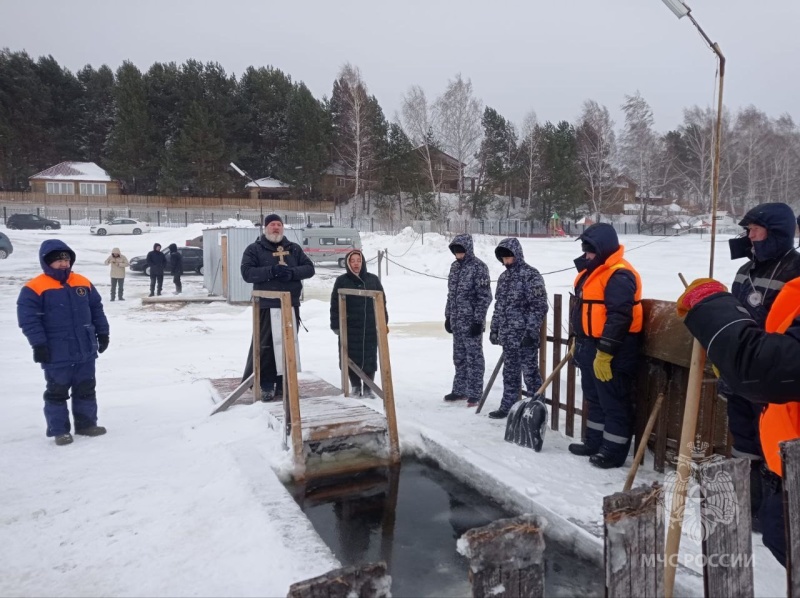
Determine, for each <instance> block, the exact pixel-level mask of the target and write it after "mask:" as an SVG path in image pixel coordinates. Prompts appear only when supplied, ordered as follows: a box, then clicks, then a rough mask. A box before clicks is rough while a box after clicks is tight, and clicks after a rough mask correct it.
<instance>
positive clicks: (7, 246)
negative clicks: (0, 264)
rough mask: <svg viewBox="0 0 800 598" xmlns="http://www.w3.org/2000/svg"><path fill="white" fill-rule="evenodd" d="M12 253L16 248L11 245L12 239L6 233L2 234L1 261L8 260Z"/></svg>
mask: <svg viewBox="0 0 800 598" xmlns="http://www.w3.org/2000/svg"><path fill="white" fill-rule="evenodd" d="M12 253H14V246H13V245H12V244H11V239H9V238H8V235H6V234H5V233H0V260H4V259H6V258H7V257H8V256H9V255H11V254H12Z"/></svg>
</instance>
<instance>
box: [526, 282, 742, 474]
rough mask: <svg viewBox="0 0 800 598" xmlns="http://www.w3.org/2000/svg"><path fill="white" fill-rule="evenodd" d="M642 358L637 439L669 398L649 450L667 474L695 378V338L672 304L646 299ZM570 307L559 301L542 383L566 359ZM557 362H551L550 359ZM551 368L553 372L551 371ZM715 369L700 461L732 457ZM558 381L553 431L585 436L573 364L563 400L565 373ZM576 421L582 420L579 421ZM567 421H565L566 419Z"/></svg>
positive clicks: (701, 423) (553, 387)
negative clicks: (656, 408)
mask: <svg viewBox="0 0 800 598" xmlns="http://www.w3.org/2000/svg"><path fill="white" fill-rule="evenodd" d="M642 305H643V308H644V332H643V335H642V336H643V342H642V358H641V365H640V367H639V374H638V376H637V378H636V380H635V383H634V384H635V385H634V392H633V395H634V406H635V418H636V419H635V425H634V435H635V441H636V445H635V448H638V446H639V443H640V442H641V440H642V438H641V436H642V433H643V431H644V429H645V426H646V424H647V419H648V417H649V415H650V412H651V410H652V409H653V406H654V405H655V402H656V400H657V398H658V395H659V393H663V394H664V404H663V406H662V408H661V412H660V413H659V416H658V419H657V424H656V426H655V429H654V431H653V432H652V433H651V435H650V438H648V439H647V442H648V445H649V446H650V448H651V449H652V451H653V453H654V464H653V465H654V468H655V469H656V470H657V471H660V472H663V471H664V469H665V467H666V464H667V463H668V462H674V461H675V459H676V457H677V450H678V445H679V442H680V434H681V423H682V418H683V408H684V404H685V401H686V388H687V384H688V378H689V361H690V358H691V353H692V337H691V335H690V334H689V331H688V330H687V329H686V327H685V326H684V325H683V322H682V321H681V320H680V319H679V318H678V317H677V315H675V304H674V303H673V302H671V301H657V300H654V299H645V300H643V301H642ZM568 320H569V306H568V305H565V302H564V299H563V296H562V295H555V296H553V322H554V326H553V332H552V334H549V335H547V337H546V338H547V343H549V344H545V343H542V346H541V347H540V353H539V359H540V369H541V373H542V378H544V377H545V376H546V375H547V373H548V372H549V371H552V369H553V367H555V365H556V364H558V363H559V361H560V360H561V359H562V358H563V356H564V355H566V353H567V351H568V350H569V349H568V345H569V339H570V338H571V336H572V330H571V328H570V326H569V322H568ZM548 352H550V353H551V356H552V363H548V362H549V359H548V355H547V353H548ZM548 366H549V368H548ZM710 367H711V366H710V364H708V368H709V369H707V372H706V375H705V377H704V381H703V389H702V394H701V404H700V413H699V415H698V424H697V442H696V447H695V451H694V452H695V453H696V454H697V455H698V456H700V455H702V456H706V457H708V456H710V455H712V454H715V453H716V454H722V455H725V456H730V438H729V436H730V435H729V434H728V417H727V411H726V409H725V403H724V401H723V400H722V399H720V398H719V397H718V395H717V389H716V387H717V384H716V378H715V377H714V375H713V373H712V372H711V370H710ZM564 371H565V370H562V371H561V372H559V373H557V374H556V375H555V376H554V379H553V381H552V383H551V384H550V387H549V388H548V390H547V391H546V394H547V398H546V399H545V402H546V403H547V404H548V405H550V428H551V429H553V430H562V431H563V432H564V433H565V434H566V435H567V436H571V437H576V438H577V437H583V436H584V435H585V432H586V421H587V418H586V417H585V415H586V414H587V406H586V405H581V406H577V405H576V401H575V388H576V367H575V365H574V364H573V363H572V361H570V363H569V364H568V366H567V368H566V380H565V393H566V396H562V380H563V378H562V373H563V372H564ZM576 417H580V421H579V422H576ZM562 418H563V420H562Z"/></svg>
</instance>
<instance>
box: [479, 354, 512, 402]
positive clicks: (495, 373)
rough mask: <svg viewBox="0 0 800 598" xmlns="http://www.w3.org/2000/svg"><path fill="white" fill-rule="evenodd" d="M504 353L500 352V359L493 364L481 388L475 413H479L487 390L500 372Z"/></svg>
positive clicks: (487, 394) (487, 393)
mask: <svg viewBox="0 0 800 598" xmlns="http://www.w3.org/2000/svg"><path fill="white" fill-rule="evenodd" d="M504 357H505V356H504V354H503V353H501V354H500V359H498V360H497V365H496V366H494V371H493V372H492V375H491V376H490V377H489V382H488V383H487V384H486V388H485V389H483V394H482V395H481V400H480V402H479V403H478V408H477V409H476V410H475V413H476V414H477V413H480V412H481V409H483V404H484V403H485V402H486V397H488V396H489V391H490V390H492V386H493V385H494V381H495V379H497V374H498V373H500V368H501V367H502V366H503V361H504Z"/></svg>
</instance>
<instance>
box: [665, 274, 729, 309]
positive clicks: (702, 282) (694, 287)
mask: <svg viewBox="0 0 800 598" xmlns="http://www.w3.org/2000/svg"><path fill="white" fill-rule="evenodd" d="M726 292H728V287H726V286H725V285H724V284H722V283H721V282H719V281H718V280H714V279H713V278H698V279H697V280H695V281H693V282H692V284H690V285H689V286H688V287H686V290H685V291H684V292H683V295H681V296H680V297H678V301H677V306H676V307H675V310H676V311H677V312H678V317H680V318H682V317H683V316H685V315H686V314H687V313H689V310H690V309H692V308H693V307H694V306H695V305H697V304H698V303H700V302H701V301H702V300H703V299H705V298H706V297H710V296H711V295H716V294H717V293H726Z"/></svg>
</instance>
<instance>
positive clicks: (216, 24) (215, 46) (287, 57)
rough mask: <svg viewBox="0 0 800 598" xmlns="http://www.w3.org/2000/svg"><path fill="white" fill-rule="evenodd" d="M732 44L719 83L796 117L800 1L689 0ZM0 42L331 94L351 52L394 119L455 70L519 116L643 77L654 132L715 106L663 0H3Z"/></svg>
mask: <svg viewBox="0 0 800 598" xmlns="http://www.w3.org/2000/svg"><path fill="white" fill-rule="evenodd" d="M689 5H690V6H691V7H692V10H693V12H692V14H693V15H694V17H695V18H696V19H697V20H698V22H699V23H700V25H701V26H702V27H703V28H704V29H705V30H706V32H707V33H708V35H709V36H710V37H711V39H712V40H714V41H716V42H718V43H719V44H720V47H721V48H722V51H723V53H724V54H725V55H726V57H727V58H728V65H727V71H726V77H725V87H724V97H725V104H726V106H727V107H729V108H731V109H733V110H737V109H739V108H741V107H744V106H747V105H749V104H754V105H755V106H757V107H758V108H760V109H761V110H763V111H765V112H766V113H767V114H768V115H769V116H771V117H777V116H780V115H781V114H783V113H789V114H791V115H792V117H793V118H794V119H795V120H800V65H799V64H798V63H799V62H800V35H799V34H798V32H799V31H800V0H749V1H745V0H692V1H691V2H689ZM0 45H1V46H5V47H8V48H9V49H10V50H13V51H17V50H26V51H27V52H28V53H29V54H30V55H31V56H32V57H34V58H36V57H38V56H40V55H47V54H52V55H53V57H55V58H56V60H57V61H58V62H59V63H60V64H61V65H63V66H65V67H67V68H69V69H70V70H72V71H73V72H75V71H77V70H78V69H80V68H81V67H83V66H84V65H86V64H92V65H93V66H95V67H98V66H100V65H101V64H107V65H108V66H110V67H111V68H112V69H114V70H116V68H117V67H118V66H119V65H120V64H121V63H122V61H123V60H130V61H132V62H133V63H134V64H136V65H137V66H138V67H139V68H140V69H142V70H143V71H144V70H146V69H147V68H148V67H149V66H150V65H151V64H153V63H154V62H170V61H175V62H178V63H181V62H183V61H184V60H186V59H188V58H195V59H197V60H201V61H203V62H206V61H216V62H219V63H220V64H221V65H222V66H223V67H224V68H225V69H226V71H228V72H229V73H231V72H232V73H235V74H236V75H237V76H238V75H240V74H241V73H242V71H243V70H244V69H245V68H246V67H247V66H249V65H254V66H264V65H272V66H275V67H277V68H279V69H281V70H283V71H284V72H285V73H287V74H289V75H291V76H292V78H293V79H295V80H301V81H304V82H305V83H306V85H308V87H309V88H310V89H311V91H312V92H313V93H314V94H315V95H316V96H317V97H320V98H321V97H322V96H323V95H330V90H331V87H332V84H333V80H334V78H335V77H336V75H337V72H338V70H339V68H340V67H341V65H342V64H343V63H345V62H347V61H349V62H351V63H352V64H354V65H356V66H358V67H360V68H361V71H362V74H363V76H364V78H365V81H366V83H367V86H368V88H369V91H370V93H372V94H374V95H375V96H377V98H378V100H379V102H380V103H381V106H382V107H383V109H384V112H385V113H386V117H387V118H389V119H390V120H392V119H393V118H394V116H395V114H396V112H397V111H398V110H399V107H400V104H401V100H402V96H403V94H404V93H405V92H406V91H407V89H408V88H409V86H411V85H414V84H416V85H421V86H422V87H423V88H424V89H425V91H426V93H427V94H428V97H429V98H430V99H433V98H434V97H436V96H437V95H438V94H440V93H441V92H442V90H443V89H444V86H445V85H446V83H447V80H448V79H449V78H452V77H453V76H454V75H455V74H456V73H458V72H460V73H462V76H463V77H464V78H469V79H471V80H472V83H473V86H474V90H475V94H476V96H477V97H479V98H480V99H481V100H482V101H483V102H484V103H485V104H487V105H489V106H492V107H493V108H495V109H496V110H497V111H498V112H500V113H501V114H502V115H503V116H505V117H506V118H509V119H510V120H512V121H513V122H515V123H517V124H520V123H521V122H522V119H523V118H524V116H525V114H526V113H528V112H529V111H531V110H533V111H535V112H536V114H537V116H538V117H539V120H540V121H546V120H551V121H557V120H561V119H567V120H570V121H573V120H575V119H576V117H577V116H578V114H579V113H580V109H581V105H582V103H583V101H584V100H586V99H588V98H591V99H594V100H596V101H598V102H600V103H601V104H604V105H606V106H607V107H608V108H609V109H610V110H611V112H612V115H613V116H614V119H615V121H616V122H617V126H618V127H619V126H621V124H622V114H621V112H620V110H619V106H620V104H622V102H623V101H624V96H625V95H626V94H633V93H635V92H636V90H637V89H638V90H639V91H640V92H641V94H642V96H643V97H644V98H645V99H646V100H647V101H648V102H649V103H650V105H651V107H652V108H653V112H654V114H655V118H656V126H657V128H658V129H659V130H661V131H666V130H667V129H670V128H674V127H675V126H677V125H678V124H679V123H680V122H681V120H682V110H683V108H684V107H688V106H692V105H695V104H698V105H701V106H711V105H715V101H714V97H715V95H714V94H715V80H714V77H715V72H716V61H715V58H714V55H713V53H712V52H711V51H710V50H709V49H708V48H707V46H706V45H705V44H704V42H703V40H702V38H701V37H700V35H699V33H698V32H697V31H696V30H695V29H694V27H693V26H692V24H691V22H690V21H689V20H688V19H687V18H684V19H681V20H680V21H679V20H678V19H677V18H675V16H674V15H673V14H672V13H671V12H670V11H669V10H668V9H667V8H666V7H665V6H664V5H663V4H662V2H661V0H460V1H458V2H455V1H444V0H337V1H330V0H313V1H311V0H305V1H304V0H282V1H280V2H278V1H274V0H225V1H224V2H223V1H219V0H184V1H182V2H178V1H175V0H136V1H135V2H128V1H122V0H70V1H69V2H62V1H54V0H25V1H24V2H23V1H17V0H0Z"/></svg>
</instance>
